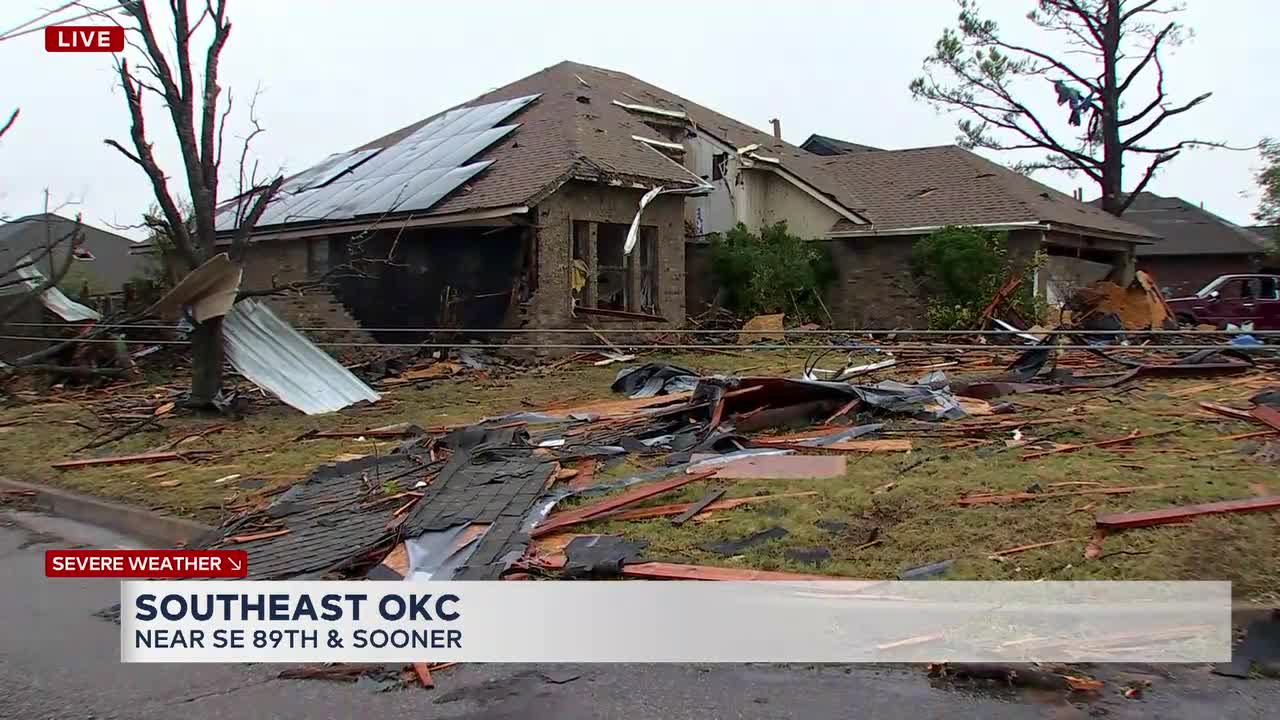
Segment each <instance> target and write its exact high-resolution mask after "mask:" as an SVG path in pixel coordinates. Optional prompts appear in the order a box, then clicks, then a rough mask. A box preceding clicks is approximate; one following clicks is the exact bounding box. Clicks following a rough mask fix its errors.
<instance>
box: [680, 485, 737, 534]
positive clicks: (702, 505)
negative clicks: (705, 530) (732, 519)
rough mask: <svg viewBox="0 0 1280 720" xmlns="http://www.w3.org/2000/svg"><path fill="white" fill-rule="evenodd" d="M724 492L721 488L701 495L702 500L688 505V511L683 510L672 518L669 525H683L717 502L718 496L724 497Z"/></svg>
mask: <svg viewBox="0 0 1280 720" xmlns="http://www.w3.org/2000/svg"><path fill="white" fill-rule="evenodd" d="M725 490H726V488H722V487H721V488H715V489H713V490H711V491H710V492H708V493H707V494H706V495H703V496H702V499H701V500H699V501H698V502H696V503H693V504H692V505H690V506H689V509H688V510H685V511H684V512H682V513H680V514H679V515H677V516H675V517H674V518H672V519H671V524H672V525H683V524H685V523H686V522H687V521H688V520H689V518H692V517H693V516H694V515H697V514H698V513H700V512H702V511H703V510H706V509H707V506H708V505H710V504H711V503H713V502H715V501H716V500H719V499H720V496H721V495H724V491H725Z"/></svg>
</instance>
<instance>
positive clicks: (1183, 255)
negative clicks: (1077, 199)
mask: <svg viewBox="0 0 1280 720" xmlns="http://www.w3.org/2000/svg"><path fill="white" fill-rule="evenodd" d="M1095 202H1096V201H1095ZM1124 218H1125V220H1128V221H1129V222H1132V223H1136V224H1138V225H1141V226H1143V227H1145V228H1147V229H1148V230H1151V231H1152V232H1154V233H1156V234H1158V235H1159V236H1160V241H1159V242H1157V243H1155V244H1154V245H1147V246H1143V247H1140V248H1138V269H1139V270H1145V271H1146V272H1149V273H1151V274H1152V275H1153V276H1154V277H1155V279H1156V281H1157V282H1158V283H1160V287H1161V288H1162V289H1163V290H1164V293H1165V295H1166V296H1168V297H1181V296H1185V295H1191V294H1193V293H1195V292H1196V291H1197V290H1199V289H1200V288H1202V287H1204V286H1205V285H1207V284H1209V281H1211V280H1214V279H1216V278H1217V277H1218V276H1220V275H1242V274H1248V273H1255V272H1259V271H1260V270H1261V269H1262V266H1263V260H1264V258H1265V257H1266V254H1267V247H1266V242H1267V241H1266V238H1264V237H1263V236H1262V235H1261V234H1260V233H1258V232H1256V231H1254V230H1250V229H1248V228H1242V227H1240V226H1239V225H1235V224H1233V223H1230V222H1228V221H1226V220H1224V219H1222V218H1220V217H1218V216H1217V215H1214V214H1213V213H1211V212H1209V211H1208V210H1205V209H1204V208H1203V207H1200V206H1197V205H1194V204H1192V203H1189V202H1187V201H1186V200H1183V199H1182V198H1176V197H1163V196H1160V195H1156V194H1155V193H1150V192H1141V193H1138V195H1137V197H1135V198H1134V199H1133V204H1131V205H1130V206H1129V209H1128V210H1125V211H1124Z"/></svg>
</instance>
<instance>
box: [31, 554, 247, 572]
mask: <svg viewBox="0 0 1280 720" xmlns="http://www.w3.org/2000/svg"><path fill="white" fill-rule="evenodd" d="M248 571H249V553H247V552H245V551H244V550H45V552H44V576H45V577H51V578H242V577H244V576H245V575H246V574H247V573H248Z"/></svg>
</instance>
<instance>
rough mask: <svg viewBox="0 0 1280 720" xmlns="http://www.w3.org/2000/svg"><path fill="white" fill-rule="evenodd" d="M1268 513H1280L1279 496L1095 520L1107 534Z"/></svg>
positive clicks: (1116, 514) (1101, 516)
mask: <svg viewBox="0 0 1280 720" xmlns="http://www.w3.org/2000/svg"><path fill="white" fill-rule="evenodd" d="M1268 510H1280V495H1268V496H1265V497H1256V498H1245V499H1243V500H1223V501H1221V502H1212V503H1203V504H1200V505H1183V506H1181V507H1171V508H1164V509H1162V510H1144V511H1141V512H1127V513H1107V514H1106V515H1099V516H1098V517H1097V519H1096V520H1095V523H1096V524H1097V526H1098V527H1099V528H1102V529H1105V530H1125V529H1128V528H1140V527H1151V526H1153V525H1168V524H1171V523H1179V522H1182V521H1184V520H1187V519H1190V518H1195V517H1200V516H1202V515H1218V514H1221V513H1238V512H1257V511H1268Z"/></svg>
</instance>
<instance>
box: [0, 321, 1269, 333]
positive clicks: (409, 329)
mask: <svg viewBox="0 0 1280 720" xmlns="http://www.w3.org/2000/svg"><path fill="white" fill-rule="evenodd" d="M3 325H11V326H14V327H49V328H65V327H67V326H68V323H65V322H63V323H58V322H10V323H3ZM94 326H95V327H102V328H120V329H133V330H174V331H179V330H182V328H181V327H179V326H178V325H158V324H148V323H94ZM293 329H294V330H299V331H304V332H374V333H460V334H473V335H478V334H490V335H492V334H522V333H523V334H530V333H533V334H551V333H562V334H577V335H593V334H600V335H609V334H620V335H635V334H643V333H676V334H680V335H779V334H782V335H863V336H873V337H875V336H889V335H896V336H912V335H927V336H944V337H945V336H961V337H964V336H973V335H981V336H1008V335H1018V334H1024V335H1039V336H1059V335H1066V336H1071V335H1085V336H1087V335H1098V336H1107V335H1112V336H1114V335H1124V336H1126V337H1135V336H1137V337H1188V336H1196V337H1202V336H1205V335H1210V336H1214V335H1233V336H1234V335H1241V334H1247V335H1253V336H1254V337H1280V330H1250V331H1248V332H1245V331H1237V330H1206V331H1195V332H1190V331H1181V330H1036V331H1029V330H1018V331H1013V330H913V329H905V330H904V329H895V330H864V329H846V330H841V329H823V328H818V329H801V328H796V329H792V330H733V329H730V330H707V329H682V328H660V329H650V330H645V329H638V328H595V329H587V328H431V327H333V326H325V325H317V326H293Z"/></svg>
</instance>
